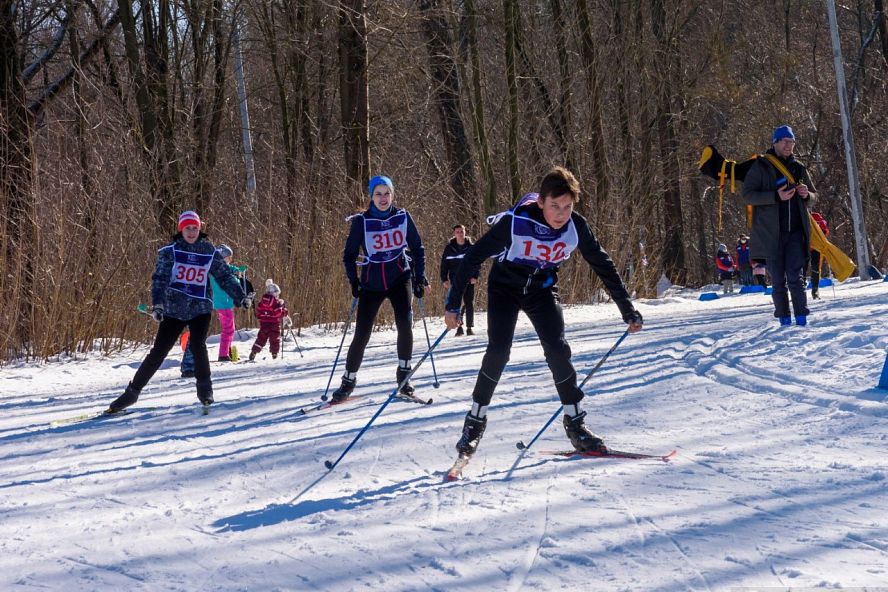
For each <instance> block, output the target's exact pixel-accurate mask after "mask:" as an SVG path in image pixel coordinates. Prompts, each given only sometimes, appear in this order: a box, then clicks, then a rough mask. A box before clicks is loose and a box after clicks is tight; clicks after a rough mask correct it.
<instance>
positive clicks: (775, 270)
mask: <svg viewBox="0 0 888 592" xmlns="http://www.w3.org/2000/svg"><path fill="white" fill-rule="evenodd" d="M807 262H808V245H807V244H806V241H805V234H804V232H803V231H801V230H797V231H794V232H781V233H780V235H779V236H778V238H777V248H776V249H775V252H774V253H773V254H772V256H771V257H768V271H770V272H771V284H772V285H773V287H774V291H773V292H772V294H771V298H772V299H773V301H774V316H775V317H777V318H780V317H788V316H790V312H789V297H790V295H792V308H793V312H794V313H795V316H805V315H807V314H808V295H807V294H806V293H805V264H807Z"/></svg>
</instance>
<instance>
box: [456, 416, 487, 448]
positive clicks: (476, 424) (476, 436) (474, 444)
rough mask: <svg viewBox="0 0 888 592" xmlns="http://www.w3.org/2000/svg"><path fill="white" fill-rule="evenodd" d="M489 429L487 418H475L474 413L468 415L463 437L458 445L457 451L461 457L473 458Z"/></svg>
mask: <svg viewBox="0 0 888 592" xmlns="http://www.w3.org/2000/svg"><path fill="white" fill-rule="evenodd" d="M486 427H487V416H486V415H485V416H484V417H475V416H474V415H472V412H471V411H470V412H468V413H466V421H465V423H464V424H463V431H462V436H461V437H460V439H459V442H457V443H456V450H457V452H459V453H460V455H461V456H472V455H473V454H475V451H476V450H478V443H479V442H481V436H483V435H484V429H485V428H486Z"/></svg>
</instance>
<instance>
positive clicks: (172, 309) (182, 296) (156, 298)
mask: <svg viewBox="0 0 888 592" xmlns="http://www.w3.org/2000/svg"><path fill="white" fill-rule="evenodd" d="M174 249H175V250H176V251H184V252H189V253H198V254H201V255H212V256H213V260H212V263H211V264H210V275H212V276H213V278H215V280H216V282H217V283H218V284H219V286H221V288H222V289H223V290H225V292H227V293H228V295H229V296H231V298H232V299H233V300H234V302H235V305H240V304H241V303H242V302H243V300H244V298H245V297H246V295H245V294H244V291H243V288H241V285H240V282H239V281H238V279H237V277H235V275H234V274H233V273H232V272H231V268H230V267H229V266H228V264H227V263H225V260H224V259H222V256H221V255H220V254H219V253H217V252H216V248H215V247H214V246H213V243H211V242H210V241H209V240H207V238H206V237H205V236H204V235H201V237H200V238H199V239H198V240H197V242H195V243H194V244H193V245H190V244H188V243H187V242H185V239H183V238H181V237H176V239H175V240H174V241H173V242H172V243H170V244H168V245H167V246H165V247H163V248H162V249H160V250H159V251H158V252H157V266H156V267H155V269H154V275H153V276H152V278H151V301H152V303H153V304H154V306H160V307H162V308H163V314H164V315H165V316H170V317H173V318H175V319H179V320H181V321H189V320H191V319H193V318H194V317H197V316H200V315H203V314H208V313H210V312H212V311H213V300H212V297H213V289H212V287H211V285H210V284H211V282H210V281H209V279H208V280H207V297H206V298H198V297H195V296H191V295H189V294H186V293H185V292H181V291H178V290H174V289H172V288H170V282H171V278H172V272H173V263H174V260H173V250H174Z"/></svg>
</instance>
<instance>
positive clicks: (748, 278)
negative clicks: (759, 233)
mask: <svg viewBox="0 0 888 592" xmlns="http://www.w3.org/2000/svg"><path fill="white" fill-rule="evenodd" d="M737 268H738V269H739V270H740V285H741V286H751V285H752V261H751V260H750V258H749V237H748V236H746V235H745V234H742V235H740V238H739V239H738V240H737Z"/></svg>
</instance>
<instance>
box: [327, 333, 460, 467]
mask: <svg viewBox="0 0 888 592" xmlns="http://www.w3.org/2000/svg"><path fill="white" fill-rule="evenodd" d="M448 331H450V329H447V328H445V329H444V331H443V332H442V333H441V335H439V336H438V339H436V340H435V343H434V344H432V345H431V346H430V347H429V351H427V352H426V353H424V354H423V356H422V357H421V358H420V359H419V361H418V362H417V363H416V365H415V366H413V369H412V370H411V371H410V374H408V375H407V376H405V377H404V378H403V380H401V382H399V383H398V386H396V387H395V390H393V391H392V394H390V395H389V396H388V399H386V400H385V402H383V404H382V405H381V406H380V407H379V409H377V410H376V413H374V414H373V417H371V418H370V421H368V422H367V425H365V426H364V427H363V428H361V431H360V432H358V435H357V436H355V438H354V440H352V441H351V444H349V445H348V446H346V447H345V450H343V451H342V454H340V455H339V458H337V459H336V460H335V461H334V462H330V461H329V460H325V461H324V466H325V467H327V469H328V470H330V471H332V470H333V469H334V468H336V465H338V464H339V461H341V460H342V459H343V458H344V457H345V455H346V454H348V451H349V450H351V449H352V446H354V445H355V444H356V443H357V441H358V440H360V439H361V436H363V435H364V432H366V431H367V430H368V429H370V426H371V425H373V422H374V421H376V418H377V417H379V415H380V414H381V413H382V410H383V409H385V408H386V407H387V406H388V404H389V403H391V402H392V399H394V398H395V397H396V396H397V395H398V392H399V391H400V390H401V387H403V386H404V385H405V384H407V382H409V380H410V378H411V377H412V376H413V374H414V373H415V372H416V369H417V368H419V367H420V366H422V363H423V362H424V361H425V359H426V358H427V357H429V356H430V355H431V354H432V350H433V349H435V348H436V347H438V344H439V343H441V340H443V339H444V337H445V336H446V335H447V332H448Z"/></svg>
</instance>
